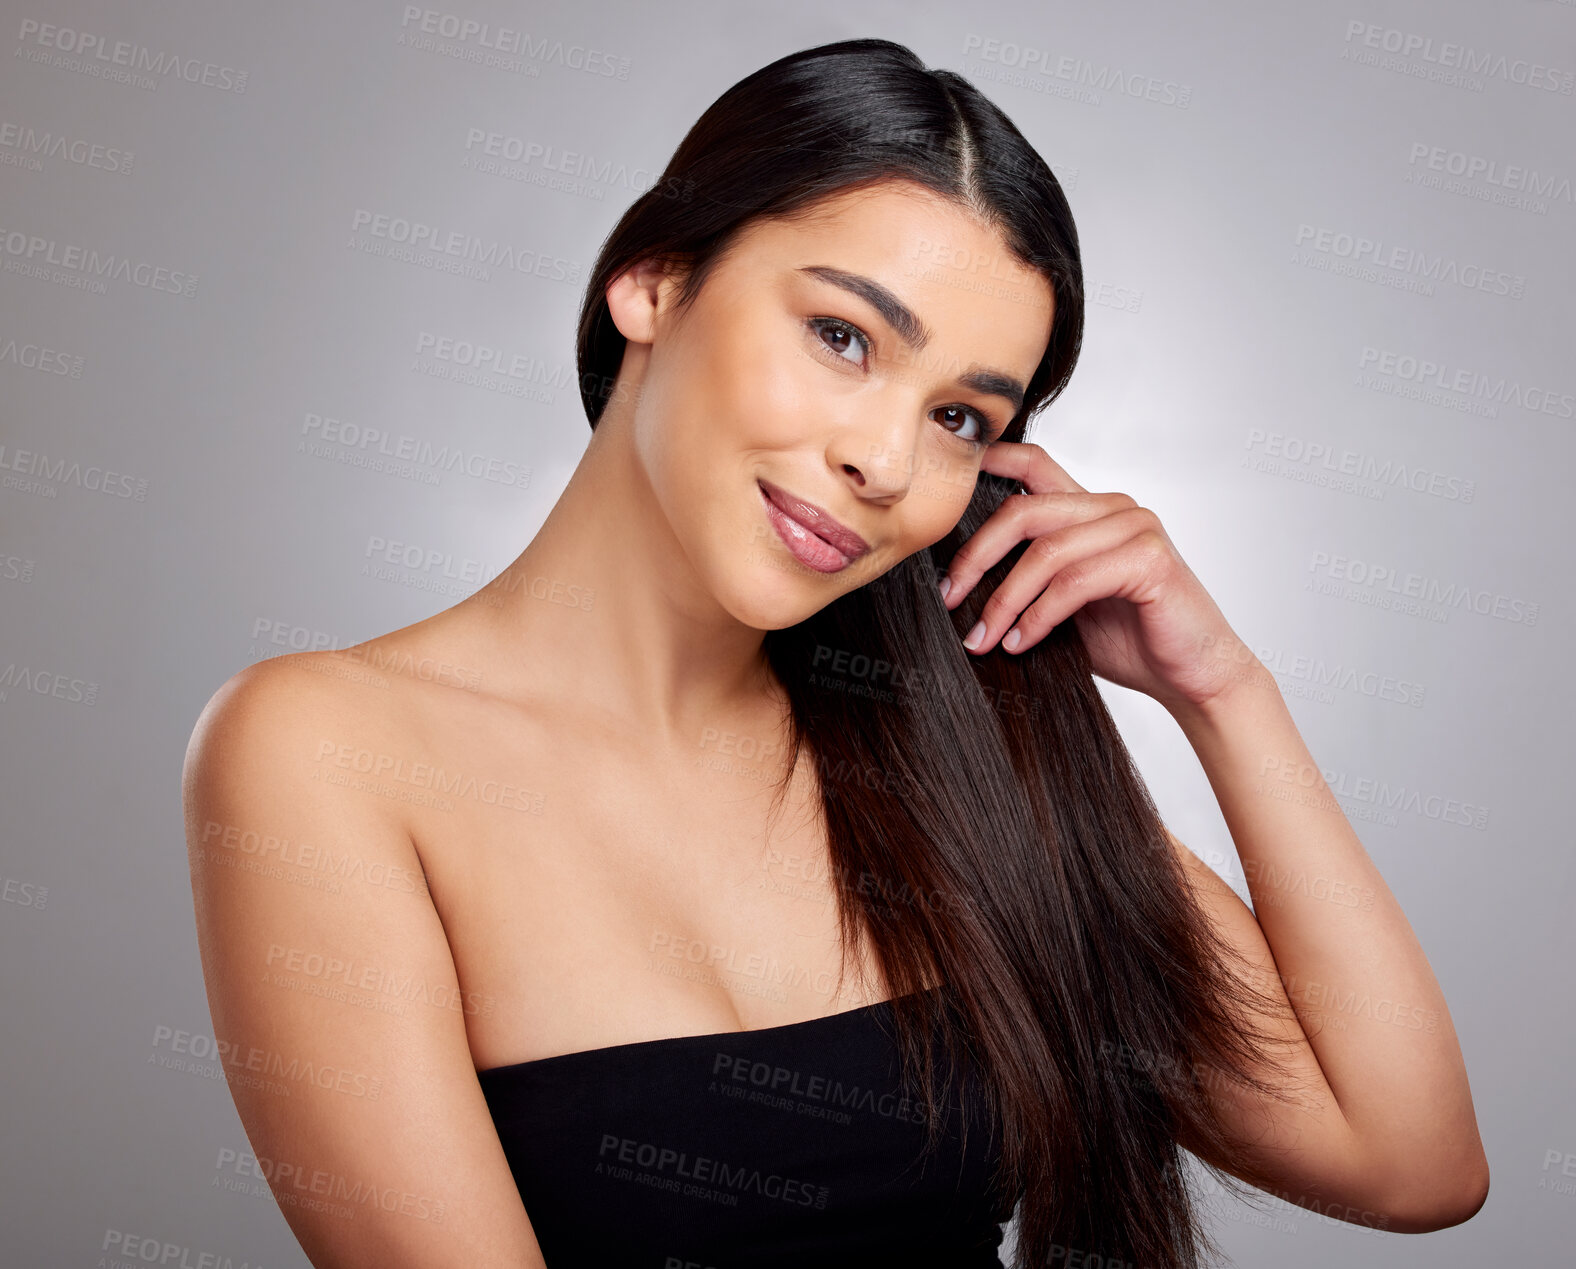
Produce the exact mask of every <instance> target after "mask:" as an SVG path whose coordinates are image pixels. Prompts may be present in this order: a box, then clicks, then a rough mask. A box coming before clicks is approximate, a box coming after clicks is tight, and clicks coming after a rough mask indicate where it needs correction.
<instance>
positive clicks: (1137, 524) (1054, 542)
mask: <svg viewBox="0 0 1576 1269" xmlns="http://www.w3.org/2000/svg"><path fill="white" fill-rule="evenodd" d="M1155 525H1156V522H1155V517H1154V514H1153V513H1152V512H1151V511H1149V510H1148V509H1147V508H1145V507H1133V508H1130V509H1128V510H1125V511H1118V512H1116V513H1115V514H1114V515H1108V516H1101V517H1100V518H1099V519H1097V520H1090V521H1085V522H1083V523H1081V524H1074V525H1069V526H1068V527H1066V528H1063V529H1059V530H1057V531H1056V532H1055V533H1049V534H1046V535H1044V536H1043V537H1037V538H1035V540H1034V541H1033V542H1031V543H1029V545H1028V547H1027V548H1026V549H1025V550H1024V552H1023V556H1022V558H1021V559H1019V560H1018V562H1017V563H1016V564H1014V565H1013V566H1012V568H1011V569H1010V570H1009V571H1008V573H1007V576H1006V577H1005V578H1003V579H1002V583H1001V585H1000V586H998V587H997V588H996V589H995V591H994V592H993V593H992V594H991V596H990V598H989V599H987V600H986V601H985V604H984V606H983V607H982V608H981V609H980V622H979V623H976V625H975V627H974V629H973V630H971V631H969V634H968V636H967V639H966V640H965V643H964V646H965V647H967V648H968V649H969V651H971V652H974V653H982V652H988V651H989V650H990V649H991V648H993V647H994V646H995V645H996V641H997V639H998V637H1000V638H1001V639H1002V640H1003V641H1004V642H1003V644H1002V646H1003V647H1004V648H1006V650H1007V651H1008V652H1024V651H1026V650H1028V649H1029V648H1031V647H1033V646H1034V645H1035V644H1036V643H1038V642H1039V641H1040V640H1041V639H1043V638H1044V637H1045V636H1046V635H1047V634H1048V633H1049V632H1050V630H1051V628H1052V627H1053V626H1055V625H1056V623H1057V622H1058V621H1061V620H1063V619H1064V618H1065V617H1066V615H1067V614H1066V613H1063V614H1062V615H1061V616H1055V615H1054V613H1055V611H1056V609H1057V605H1058V596H1059V595H1060V593H1061V588H1062V587H1064V586H1065V585H1066V583H1064V582H1060V583H1059V581H1058V579H1059V578H1061V577H1062V576H1063V575H1064V574H1066V573H1069V572H1075V571H1076V570H1080V569H1084V570H1087V569H1089V568H1091V567H1092V565H1091V564H1090V561H1092V560H1097V559H1102V558H1105V557H1108V556H1110V555H1111V554H1112V553H1113V552H1115V551H1118V550H1119V549H1121V548H1122V547H1124V546H1125V545H1126V544H1127V543H1128V542H1131V541H1132V540H1133V539H1135V538H1139V537H1142V536H1144V535H1145V534H1147V533H1149V532H1150V531H1151V530H1153V529H1154V528H1155ZM1108 593H1114V592H1108ZM1092 598H1096V599H1098V598H1103V596H1099V595H1096V596H1092ZM1084 602H1088V601H1087V600H1085V601H1084ZM1071 611H1073V610H1072V609H1069V610H1068V612H1071ZM980 624H983V625H984V627H985V629H984V631H983V632H982V633H981V634H980V638H979V641H978V642H977V643H975V644H973V646H972V647H971V646H970V645H969V643H968V642H967V640H968V639H973V638H974V635H975V633H976V631H979V626H980ZM1013 630H1017V631H1018V633H1019V638H1018V640H1017V641H1016V642H1015V643H1013V645H1012V646H1011V647H1010V648H1009V647H1007V646H1006V643H1005V639H1006V637H1007V636H1008V635H1009V634H1011V633H1012V631H1013Z"/></svg>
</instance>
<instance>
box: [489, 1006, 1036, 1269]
mask: <svg viewBox="0 0 1576 1269" xmlns="http://www.w3.org/2000/svg"><path fill="white" fill-rule="evenodd" d="M891 1010H892V1006H891V1002H890V1001H881V1002H878V1003H877V1004H874V1005H867V1006H864V1007H863V1008H859V1009H852V1010H846V1011H844V1012H842V1013H836V1014H832V1015H830V1016H829V1017H825V1018H814V1019H810V1020H809V1021H805V1022H791V1023H788V1024H786V1025H784V1026H778V1027H764V1028H760V1029H757V1030H754V1031H740V1032H723V1033H720V1034H714V1035H698V1036H676V1037H673V1038H669V1039H661V1040H641V1041H636V1042H634V1043H632V1044H617V1045H612V1046H609V1047H607V1048H602V1049H588V1050H586V1051H584V1052H580V1053H565V1054H562V1055H559V1056H557V1057H549V1058H542V1059H539V1060H537V1061H534V1062H518V1063H515V1064H514V1065H512V1066H495V1067H490V1068H488V1069H487V1070H483V1071H478V1072H477V1078H478V1080H479V1081H480V1082H481V1086H482V1092H483V1094H484V1095H485V1096H486V1098H487V1106H488V1109H489V1110H490V1111H491V1113H492V1119H493V1123H494V1124H495V1125H496V1126H497V1129H498V1136H499V1139H500V1140H501V1141H502V1143H503V1148H504V1153H505V1154H506V1155H507V1156H508V1159H509V1167H510V1169H511V1171H512V1172H513V1173H514V1179H515V1183H516V1184H517V1185H518V1186H519V1189H520V1197H521V1198H522V1199H523V1200H524V1203H525V1210H526V1214H527V1215H528V1216H529V1217H530V1219H531V1227H532V1228H533V1229H534V1230H535V1231H536V1238H537V1242H538V1243H540V1245H541V1248H542V1254H543V1256H544V1257H545V1258H546V1260H547V1264H548V1269H576V1267H578V1266H592V1267H595V1269H779V1267H781V1269H839V1267H841V1266H845V1265H846V1266H850V1267H852V1266H856V1265H857V1266H859V1267H860V1269H871V1267H872V1266H881V1265H888V1264H890V1265H894V1266H895V1265H902V1266H904V1269H929V1267H930V1266H935V1267H936V1269H941V1267H942V1266H946V1269H979V1267H982V1266H991V1267H993V1269H994V1267H996V1266H999V1265H1000V1264H1001V1259H1000V1256H999V1254H998V1251H997V1248H998V1247H999V1246H1000V1244H1001V1241H1002V1230H1001V1225H1002V1224H1003V1223H1004V1222H1005V1221H1007V1220H1008V1219H1009V1218H1010V1217H1011V1215H1012V1202H1011V1201H1008V1200H1003V1199H999V1198H997V1199H993V1197H992V1194H991V1192H990V1185H991V1182H992V1180H993V1179H994V1177H995V1175H996V1171H997V1168H998V1166H999V1164H1000V1153H999V1143H998V1141H997V1138H996V1135H995V1133H994V1132H993V1131H992V1130H991V1128H990V1126H989V1125H988V1124H987V1123H986V1115H985V1105H984V1103H983V1101H982V1100H981V1098H982V1094H981V1092H980V1085H979V1072H978V1070H977V1068H975V1067H973V1066H970V1067H967V1068H965V1070H964V1072H963V1073H962V1078H961V1079H960V1080H957V1081H954V1082H952V1083H951V1085H950V1086H943V1087H947V1088H948V1096H947V1097H946V1098H945V1099H944V1100H943V1102H942V1108H943V1110H944V1111H945V1117H944V1119H943V1125H944V1133H943V1135H942V1138H941V1143H940V1145H939V1146H938V1147H937V1148H936V1149H934V1150H932V1151H930V1152H929V1153H926V1154H924V1156H923V1158H921V1154H922V1150H923V1147H924V1144H925V1123H924V1119H923V1115H924V1104H923V1098H922V1097H921V1096H919V1095H918V1094H917V1093H916V1095H915V1096H914V1097H913V1098H912V1099H911V1098H910V1097H909V1096H908V1095H907V1094H906V1093H905V1091H904V1089H903V1085H902V1080H901V1067H900V1062H899V1051H898V1048H897V1045H896V1043H895V1040H894V1036H895V1030H894V1025H895V1024H894V1023H893V1021H892V1017H891ZM936 1060H937V1067H936V1069H937V1071H938V1073H939V1074H942V1075H944V1074H945V1071H946V1068H945V1067H944V1066H943V1065H942V1063H944V1062H945V1056H944V1053H943V1052H942V1051H941V1050H940V1049H939V1048H938V1050H937V1059H936ZM965 1103H967V1109H966V1113H967V1116H968V1133H967V1149H966V1150H964V1149H963V1148H962V1147H961V1145H960V1142H959V1121H960V1119H961V1117H962V1114H963V1113H964V1111H965Z"/></svg>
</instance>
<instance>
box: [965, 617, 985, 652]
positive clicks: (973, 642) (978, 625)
mask: <svg viewBox="0 0 1576 1269" xmlns="http://www.w3.org/2000/svg"><path fill="white" fill-rule="evenodd" d="M984 637H985V623H984V622H983V621H976V622H975V623H974V629H972V630H970V631H969V633H968V636H967V638H965V639H964V640H963V646H964V647H965V648H967V649H968V650H969V651H970V652H973V651H974V649H975V648H977V647H979V646H980V640H981V639H983V638H984Z"/></svg>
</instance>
